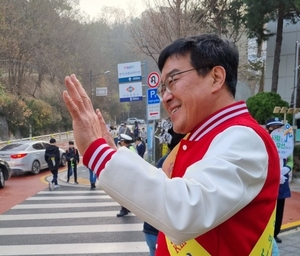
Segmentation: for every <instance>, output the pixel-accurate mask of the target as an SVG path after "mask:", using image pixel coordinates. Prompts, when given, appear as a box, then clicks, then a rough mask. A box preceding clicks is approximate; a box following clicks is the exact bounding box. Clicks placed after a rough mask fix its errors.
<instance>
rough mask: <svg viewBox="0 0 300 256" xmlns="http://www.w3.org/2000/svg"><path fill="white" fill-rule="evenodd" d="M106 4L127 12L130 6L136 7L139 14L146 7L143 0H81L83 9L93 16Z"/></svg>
mask: <svg viewBox="0 0 300 256" xmlns="http://www.w3.org/2000/svg"><path fill="white" fill-rule="evenodd" d="M104 6H113V7H118V8H122V9H124V10H125V11H126V13H127V12H128V10H129V9H130V8H135V10H136V11H137V16H138V15H139V14H141V13H142V11H143V10H144V9H145V6H144V2H143V1H142V0H80V7H81V9H82V10H83V11H84V12H86V13H87V14H89V15H90V16H92V17H96V16H97V14H99V13H100V12H101V9H102V7H104Z"/></svg>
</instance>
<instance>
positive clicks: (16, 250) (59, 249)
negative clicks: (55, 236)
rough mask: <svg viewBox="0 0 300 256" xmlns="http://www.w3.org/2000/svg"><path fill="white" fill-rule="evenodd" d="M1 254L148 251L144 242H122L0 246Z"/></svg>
mask: <svg viewBox="0 0 300 256" xmlns="http://www.w3.org/2000/svg"><path fill="white" fill-rule="evenodd" d="M0 252H1V255H2V256H12V255H14V256H16V255H22V256H25V255H41V254H43V255H55V254H59V255H62V254H67V255H74V254H76V255H77V254H83V255H89V254H92V253H95V254H97V255H98V254H99V253H141V252H148V246H147V244H146V242H124V243H82V244H47V245H44V244H40V245H39V244H38V245H32V244H30V245H11V246H0Z"/></svg>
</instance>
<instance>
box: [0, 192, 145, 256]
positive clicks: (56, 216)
mask: <svg viewBox="0 0 300 256" xmlns="http://www.w3.org/2000/svg"><path fill="white" fill-rule="evenodd" d="M82 189H85V188H82ZM119 210H120V205H119V204H118V203H116V202H115V201H113V200H112V199H111V198H110V197H109V196H108V195H106V194H105V193H104V192H103V191H101V190H97V191H86V190H79V189H78V188H76V190H71V191H70V190H68V191H62V190H61V191H51V192H50V191H41V192H39V193H38V194H37V195H35V196H32V197H30V198H28V199H27V200H25V201H24V202H22V203H20V204H18V205H16V206H14V207H13V208H12V209H11V210H9V211H7V212H6V213H4V214H2V215H0V255H3V256H9V255H14V256H18V255H24V256H25V255H59V256H61V255H109V256H121V255H123V256H129V255H132V256H134V255H136V256H137V255H139V256H146V255H149V253H148V247H147V244H146V242H145V240H144V234H143V232H142V229H143V222H142V221H141V220H139V219H138V218H137V217H136V216H135V215H134V214H132V213H130V214H128V215H127V216H125V217H123V218H117V217H116V214H117V213H118V212H119Z"/></svg>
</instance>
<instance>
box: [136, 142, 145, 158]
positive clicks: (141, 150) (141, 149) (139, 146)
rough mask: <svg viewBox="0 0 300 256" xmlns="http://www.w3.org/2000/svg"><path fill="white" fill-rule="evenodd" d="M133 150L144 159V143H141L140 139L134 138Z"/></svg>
mask: <svg viewBox="0 0 300 256" xmlns="http://www.w3.org/2000/svg"><path fill="white" fill-rule="evenodd" d="M135 148H136V151H137V153H138V154H139V155H140V156H141V157H142V158H144V154H145V151H146V146H145V143H144V142H143V141H142V139H141V137H136V139H135Z"/></svg>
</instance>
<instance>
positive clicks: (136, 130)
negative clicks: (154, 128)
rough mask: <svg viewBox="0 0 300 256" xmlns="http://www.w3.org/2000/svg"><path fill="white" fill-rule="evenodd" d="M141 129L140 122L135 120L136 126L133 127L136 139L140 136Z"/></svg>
mask: <svg viewBox="0 0 300 256" xmlns="http://www.w3.org/2000/svg"><path fill="white" fill-rule="evenodd" d="M139 133H140V130H139V124H138V122H137V121H135V122H134V128H133V137H134V139H136V138H137V137H138V136H139Z"/></svg>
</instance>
